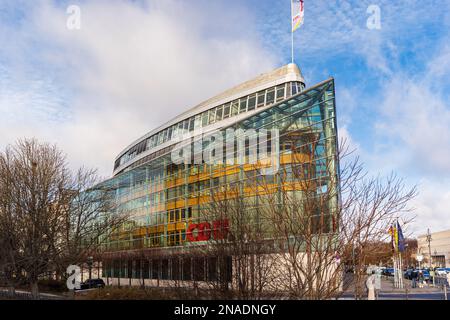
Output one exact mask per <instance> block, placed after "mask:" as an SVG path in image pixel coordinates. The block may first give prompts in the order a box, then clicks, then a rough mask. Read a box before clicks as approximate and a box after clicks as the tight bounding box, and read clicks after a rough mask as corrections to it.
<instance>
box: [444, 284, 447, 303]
mask: <svg viewBox="0 0 450 320" xmlns="http://www.w3.org/2000/svg"><path fill="white" fill-rule="evenodd" d="M444 300H447V285H446V284H445V283H444Z"/></svg>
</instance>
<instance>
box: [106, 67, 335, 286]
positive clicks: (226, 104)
mask: <svg viewBox="0 0 450 320" xmlns="http://www.w3.org/2000/svg"><path fill="white" fill-rule="evenodd" d="M336 127H337V126H336V110H335V93H334V80H333V79H329V80H327V81H324V82H322V83H319V84H317V85H315V86H313V87H311V88H309V89H305V84H304V80H303V77H302V75H301V73H300V70H299V68H298V67H297V66H296V65H294V64H290V65H287V66H284V67H282V68H279V69H277V70H274V71H272V72H270V73H267V74H263V75H261V76H259V77H257V78H255V79H253V80H250V81H247V82H245V83H243V84H241V85H238V86H236V87H234V88H232V89H230V90H228V91H226V92H224V93H222V94H220V95H217V96H215V97H213V98H211V99H209V100H207V101H205V102H203V103H201V104H200V105H198V106H196V107H195V108H193V109H190V110H189V111H187V112H185V113H183V114H181V115H180V116H178V117H177V118H175V119H173V120H172V121H169V122H168V123H166V124H164V125H162V126H161V127H159V128H157V129H155V130H153V131H151V132H150V133H148V134H147V135H145V136H143V137H142V138H140V139H138V140H137V141H135V142H133V143H132V144H130V145H129V146H128V147H127V148H126V149H124V150H123V151H122V152H121V153H120V154H119V155H118V156H117V158H116V160H115V163H114V176H113V178H111V179H110V180H108V181H105V182H104V183H103V185H104V186H107V187H109V188H111V189H112V190H115V191H114V193H115V194H114V198H115V201H116V202H117V203H118V204H119V206H118V213H119V214H122V213H126V214H128V215H129V216H130V220H129V221H128V222H127V223H126V224H124V225H123V227H122V229H121V230H120V231H119V232H116V233H115V234H114V235H112V236H111V237H109V238H108V239H104V240H105V243H104V246H103V247H102V252H101V255H102V261H103V268H102V269H103V276H104V277H107V278H108V280H109V278H111V279H114V281H120V279H121V278H122V281H130V283H131V282H132V281H136V282H138V281H140V279H150V281H155V280H156V281H159V280H166V279H175V280H177V279H180V280H199V281H201V280H205V279H207V278H215V277H217V274H222V275H224V274H225V275H226V276H227V277H228V278H231V273H232V270H233V257H232V255H230V256H229V257H228V258H227V259H228V260H227V263H226V268H225V270H219V267H218V264H217V261H216V260H215V258H214V257H202V256H200V257H192V256H190V255H189V252H190V249H191V248H193V245H195V246H198V245H199V244H202V243H206V242H207V241H208V240H209V239H212V238H217V237H218V234H219V233H218V230H219V229H220V230H222V231H223V230H228V228H233V225H230V222H229V221H228V220H226V219H219V220H216V221H204V219H205V218H204V213H205V211H207V210H208V208H209V205H210V203H211V202H212V201H213V198H212V195H213V194H214V195H215V196H219V197H220V196H221V195H222V194H223V193H224V192H226V190H229V189H230V188H232V187H235V186H239V187H238V188H237V189H236V190H238V192H237V194H235V196H234V197H235V198H240V199H245V202H246V203H251V208H250V206H249V208H250V209H248V214H249V215H255V216H256V215H257V214H256V213H257V211H258V206H263V205H264V201H261V200H259V199H261V198H264V196H270V195H269V194H263V192H262V191H261V189H258V187H257V186H258V184H261V182H262V181H263V182H264V184H265V185H266V186H267V185H269V186H271V189H270V190H273V191H270V192H269V193H276V192H280V191H279V190H281V188H289V189H290V190H291V191H293V192H299V193H301V192H303V191H304V190H302V187H301V186H300V185H299V184H298V181H296V179H297V178H294V177H296V176H297V175H295V174H294V173H293V172H292V168H291V164H292V162H293V158H294V157H295V158H296V159H297V161H298V159H302V160H301V162H302V163H301V169H299V170H301V171H302V174H303V175H304V176H305V177H306V176H307V177H308V179H309V180H311V181H314V190H313V191H314V193H317V194H320V193H321V192H324V190H325V191H326V190H330V189H337V185H338V177H339V175H338V173H339V170H338V162H337V143H336V141H337V133H336ZM199 129H201V133H202V134H204V133H207V134H212V133H220V134H223V135H225V132H226V130H227V129H234V130H238V129H242V130H247V131H248V132H250V131H251V130H255V131H258V130H261V129H266V130H269V131H270V130H274V129H276V130H277V132H279V137H277V141H275V137H273V136H271V138H270V139H269V141H268V143H267V145H266V146H264V149H266V151H267V152H268V157H269V158H271V157H272V156H273V155H276V156H277V157H278V161H279V165H280V170H279V171H278V172H277V173H276V174H273V175H262V171H261V170H263V169H264V168H265V166H267V163H266V164H264V163H262V162H258V163H257V164H253V165H247V164H236V162H235V164H233V165H229V164H217V165H216V164H207V163H200V164H193V163H192V164H174V163H173V161H172V158H171V153H172V151H173V150H174V148H176V147H177V146H178V145H179V143H180V138H181V140H182V141H183V143H184V144H187V145H190V146H192V149H194V148H195V143H196V141H197V140H196V137H195V136H194V137H190V138H187V139H184V138H183V136H182V133H186V132H188V133H192V134H193V135H195V132H196V130H199ZM183 139H184V140H183ZM258 139H259V138H258ZM258 139H256V140H252V137H244V141H245V155H244V158H245V159H246V160H248V158H249V157H250V156H251V150H253V149H252V148H253V147H254V146H253V145H252V142H251V141H259V140H258ZM202 143H203V145H202V148H203V149H204V148H207V147H208V145H207V142H205V141H203V142H202ZM234 144H236V142H235V143H234ZM261 148H262V146H261V145H258V146H257V147H256V149H255V150H257V153H258V155H259V153H260V151H261V150H262V149H261ZM237 157H238V154H237V152H235V153H234V158H235V159H236V158H237ZM224 160H226V159H224ZM305 179H306V178H305ZM266 193H267V192H266ZM257 199H258V200H257ZM337 201H338V196H337V195H336V196H335V197H333V198H332V199H329V209H330V210H329V211H328V212H327V213H326V216H325V217H324V216H318V217H317V219H321V221H326V223H327V224H328V225H329V230H332V229H333V230H334V229H335V228H336V226H334V225H333V221H334V220H333V217H332V212H333V211H332V208H333V206H336V205H337ZM111 214H112V213H111ZM267 237H268V238H270V235H268V236H267ZM174 256H175V257H176V259H174V258H173V257H174ZM123 278H126V279H128V280H124V279H123ZM132 279H134V280H132Z"/></svg>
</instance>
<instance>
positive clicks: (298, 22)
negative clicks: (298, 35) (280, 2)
mask: <svg viewBox="0 0 450 320" xmlns="http://www.w3.org/2000/svg"><path fill="white" fill-rule="evenodd" d="M291 9H292V32H295V31H296V30H297V29H298V28H300V27H301V26H302V25H303V22H304V21H305V7H304V4H303V0H292V3H291Z"/></svg>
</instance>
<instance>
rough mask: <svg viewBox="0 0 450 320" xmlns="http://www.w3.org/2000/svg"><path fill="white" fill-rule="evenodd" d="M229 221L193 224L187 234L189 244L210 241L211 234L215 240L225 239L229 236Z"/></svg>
mask: <svg viewBox="0 0 450 320" xmlns="http://www.w3.org/2000/svg"><path fill="white" fill-rule="evenodd" d="M228 231H229V224H228V220H217V221H214V222H213V223H212V228H211V224H210V223H209V222H202V223H191V224H190V225H189V227H188V229H187V232H186V239H187V241H189V242H198V241H208V240H210V239H211V233H212V236H213V239H214V240H222V239H225V238H226V237H227V235H228Z"/></svg>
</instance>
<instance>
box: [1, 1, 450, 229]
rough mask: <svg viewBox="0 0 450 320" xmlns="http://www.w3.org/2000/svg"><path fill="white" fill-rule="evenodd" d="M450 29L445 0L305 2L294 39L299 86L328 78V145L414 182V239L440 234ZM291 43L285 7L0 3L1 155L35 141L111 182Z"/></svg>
mask: <svg viewBox="0 0 450 320" xmlns="http://www.w3.org/2000/svg"><path fill="white" fill-rule="evenodd" d="M70 5H76V6H77V7H78V8H79V9H80V19H79V21H80V29H71V28H68V26H67V25H68V19H69V20H70V19H71V18H73V17H74V15H73V11H70V12H69V13H68V12H67V9H68V7H69V6H70ZM371 5H376V6H377V7H378V8H379V9H380V11H379V12H380V16H379V17H380V28H379V29H378V28H377V29H373V28H368V26H367V21H368V19H371V18H372V16H373V12H371V11H370V12H368V8H369V6H371ZM70 21H73V20H70ZM449 30H450V2H449V1H447V0H398V1H391V0H378V1H377V0H368V1H366V0H352V1H350V0H314V1H313V0H305V24H304V25H303V26H302V28H301V29H299V30H298V31H297V32H296V33H295V61H296V63H297V64H298V65H299V66H300V68H301V70H302V72H303V74H304V77H305V79H306V82H307V86H312V85H314V84H315V83H317V82H320V81H322V80H325V79H327V78H329V77H330V76H332V77H334V78H335V80H336V95H337V99H336V101H337V117H338V126H339V128H338V130H339V136H340V137H344V138H346V139H347V141H348V142H349V143H350V145H351V146H352V147H353V148H355V149H356V150H357V151H356V152H357V154H358V155H359V156H360V158H361V160H362V161H363V163H364V165H365V167H366V168H367V169H368V170H369V172H370V174H372V175H388V174H389V173H391V172H395V173H397V174H398V175H399V176H400V177H403V178H404V179H405V183H406V185H407V186H409V187H412V186H414V185H417V187H418V191H419V195H418V196H417V198H416V199H414V201H413V203H412V206H413V207H414V208H415V211H414V214H415V215H416V219H415V221H414V224H413V225H412V228H411V232H414V233H415V234H416V235H417V234H422V233H424V232H426V230H427V228H430V229H431V231H440V230H445V229H450V161H449V159H450V103H449V102H448V101H449V98H450V77H449V74H450V34H449ZM290 43H291V42H290V1H289V0H282V1H280V0H278V1H274V0H214V1H211V0H189V1H188V0H134V1H132V0H89V1H88V0H86V1H75V0H70V1H63V0H61V1H56V0H0V44H1V45H0V148H1V149H3V148H4V147H5V146H6V145H8V144H10V143H13V142H14V141H15V140H16V139H18V138H23V137H36V138H38V139H40V140H42V141H48V142H51V143H56V144H57V145H58V146H59V147H60V148H61V149H62V150H64V152H66V153H67V155H68V160H69V162H70V164H71V166H72V167H73V168H77V167H80V166H86V167H93V168H98V170H99V172H100V174H101V175H102V176H104V177H108V176H110V175H111V174H112V167H113V161H114V158H115V156H116V155H117V154H118V153H119V152H120V151H121V150H122V149H123V148H125V147H126V146H127V145H128V144H129V143H131V142H132V141H134V140H135V139H137V138H139V137H140V136H142V135H143V134H145V133H147V132H148V131H150V130H151V129H153V128H155V127H157V126H159V125H160V124H162V123H163V122H166V121H168V120H170V119H171V118H173V117H175V116H176V115H178V114H180V113H181V112H183V111H185V110H187V109H189V108H191V107H192V106H194V105H196V104H198V103H200V102H201V101H203V100H206V99H208V98H209V97H211V96H214V95H215V94H217V93H220V92H222V91H224V90H225V89H227V88H229V87H232V86H234V85H236V84H238V83H241V82H243V81H245V80H248V79H251V78H252V77H255V76H257V75H259V74H260V73H263V72H267V71H270V70H272V69H274V68H276V67H280V66H282V65H284V64H287V63H289V62H290V60H291V56H290V54H291V48H290Z"/></svg>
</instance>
